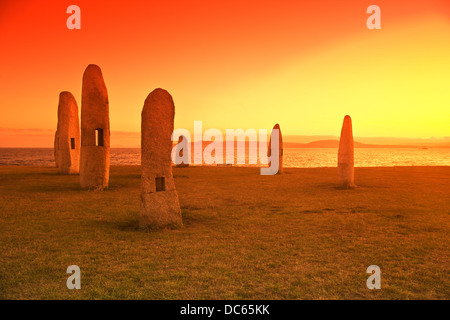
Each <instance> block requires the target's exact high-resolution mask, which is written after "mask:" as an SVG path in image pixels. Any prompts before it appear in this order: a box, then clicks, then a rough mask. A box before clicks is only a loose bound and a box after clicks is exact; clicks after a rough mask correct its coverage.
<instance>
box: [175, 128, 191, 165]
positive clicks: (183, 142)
mask: <svg viewBox="0 0 450 320" xmlns="http://www.w3.org/2000/svg"><path fill="white" fill-rule="evenodd" d="M187 144H188V141H187V139H186V137H185V136H183V135H180V136H179V137H178V144H177V146H176V152H177V157H176V158H175V161H176V162H175V164H176V166H177V168H186V167H189V156H190V155H189V152H186V154H185V153H184V150H185V149H186V150H188V145H187ZM178 161H179V163H177V162H178Z"/></svg>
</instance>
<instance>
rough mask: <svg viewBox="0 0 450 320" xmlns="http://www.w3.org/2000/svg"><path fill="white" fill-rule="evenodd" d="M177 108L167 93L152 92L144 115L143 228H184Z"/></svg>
mask: <svg viewBox="0 0 450 320" xmlns="http://www.w3.org/2000/svg"><path fill="white" fill-rule="evenodd" d="M174 117H175V106H174V103H173V100H172V96H171V95H170V94H169V93H168V92H167V91H166V90H163V89H155V90H154V91H152V92H151V93H150V94H149V95H148V97H147V99H146V100H145V103H144V108H143V109H142V115H141V120H142V122H141V152H142V155H141V159H142V160H141V161H142V193H141V214H140V218H139V226H140V227H141V228H164V227H177V226H181V225H182V219H181V209H180V203H179V200H178V194H177V191H176V189H175V182H174V180H173V175H172V159H171V152H172V140H171V136H172V132H173V125H174V124H173V123H174Z"/></svg>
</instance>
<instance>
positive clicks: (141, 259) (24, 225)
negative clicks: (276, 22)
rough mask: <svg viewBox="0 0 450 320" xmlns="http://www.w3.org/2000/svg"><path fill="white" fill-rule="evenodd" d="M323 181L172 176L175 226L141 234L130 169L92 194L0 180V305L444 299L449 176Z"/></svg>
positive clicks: (365, 173) (19, 177) (304, 174)
mask: <svg viewBox="0 0 450 320" xmlns="http://www.w3.org/2000/svg"><path fill="white" fill-rule="evenodd" d="M336 170H337V169H335V168H320V169H285V171H286V173H285V174H283V175H277V176H261V175H259V169H257V168H234V167H231V168H212V167H210V168H208V167H191V168H174V170H173V172H174V176H175V182H176V186H177V190H178V194H179V198H180V204H181V209H182V215H183V223H184V226H183V228H181V229H178V230H159V231H152V232H144V231H140V230H138V216H139V205H140V203H139V201H140V200H139V199H140V198H139V197H140V168H139V167H137V166H121V167H112V168H111V178H110V188H109V189H108V190H106V191H103V192H89V191H84V190H80V188H79V177H78V176H62V175H58V174H56V168H37V167H8V166H0V245H1V247H0V298H3V299H449V298H450V281H449V277H448V267H449V266H450V250H449V244H450V241H449V240H450V220H449V218H450V196H449V194H450V167H394V168H356V169H355V182H356V184H357V185H358V186H359V188H357V189H354V190H342V189H339V188H337V185H336V182H337V171H336ZM73 264H75V265H78V266H80V268H81V286H82V289H81V290H68V289H67V287H66V280H67V278H68V276H69V275H68V274H66V268H67V267H68V266H69V265H73ZM373 264H374V265H378V266H379V267H380V268H381V273H382V274H381V286H382V288H381V290H369V289H367V287H366V279H367V278H368V276H369V275H368V274H366V268H367V267H368V266H369V265H373Z"/></svg>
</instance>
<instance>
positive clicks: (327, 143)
mask: <svg viewBox="0 0 450 320" xmlns="http://www.w3.org/2000/svg"><path fill="white" fill-rule="evenodd" d="M284 147H285V148H339V140H319V141H313V142H309V143H297V142H285V143H284ZM355 148H421V147H420V146H406V145H390V144H367V143H361V142H358V141H355Z"/></svg>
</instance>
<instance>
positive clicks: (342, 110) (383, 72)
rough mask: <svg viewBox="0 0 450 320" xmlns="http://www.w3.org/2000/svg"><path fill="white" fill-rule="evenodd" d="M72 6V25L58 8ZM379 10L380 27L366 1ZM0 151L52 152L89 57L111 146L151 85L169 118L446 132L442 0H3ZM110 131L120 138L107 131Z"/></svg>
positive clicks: (326, 131)
mask: <svg viewBox="0 0 450 320" xmlns="http://www.w3.org/2000/svg"><path fill="white" fill-rule="evenodd" d="M71 4H76V5H78V6H79V7H80V8H81V30H68V29H67V27H66V19H67V17H68V16H69V15H68V14H67V13H66V8H67V7H68V6H69V5H71ZM371 4H377V5H379V6H380V7H381V16H382V17H381V19H382V20H381V26H382V29H381V30H368V29H367V28H366V19H367V17H368V14H366V8H367V7H368V6H369V5H371ZM0 40H1V41H0V43H1V50H0V56H1V59H0V111H1V115H2V116H1V117H0V147H6V146H8V147H12V146H18V147H22V146H27V147H33V146H35V147H51V146H52V145H53V133H54V130H55V128H56V113H57V112H56V111H57V106H58V96H59V92H60V91H65V90H67V91H71V92H72V93H73V94H74V96H75V97H76V99H77V102H78V105H79V108H80V107H81V105H80V103H81V78H82V75H83V72H84V69H85V68H86V66H87V65H88V64H90V63H95V64H97V65H99V66H100V67H101V68H102V70H103V75H104V78H105V82H106V85H107V87H108V92H109V97H110V99H109V101H110V115H111V130H112V140H111V144H112V146H115V145H127V144H129V145H138V144H139V140H136V139H138V135H136V134H135V133H136V132H139V130H140V112H141V110H142V107H143V103H144V100H145V98H146V96H147V95H148V93H149V92H151V91H152V90H153V89H154V88H156V87H162V88H165V89H167V90H168V91H169V92H170V93H171V94H172V96H173V98H174V101H175V106H176V117H175V127H176V128H186V129H189V130H193V122H194V120H202V121H203V128H204V129H208V128H219V129H221V130H224V129H226V128H230V129H231V128H243V129H248V128H255V129H263V128H264V129H270V128H272V127H273V125H274V124H275V123H277V122H278V123H280V125H281V130H282V132H283V136H289V135H333V136H337V135H339V132H340V127H341V125H342V119H343V117H344V115H345V114H350V115H351V116H352V118H353V125H354V133H355V136H360V137H361V136H363V137H408V138H429V137H432V136H434V137H446V136H450V129H449V128H450V126H449V122H450V121H449V120H450V89H449V88H450V1H447V0H429V1H392V0H389V1H385V0H382V1H381V0H372V1H365V0H352V1H320V0H319V1H261V0H259V1H242V0H241V1H234V0H231V1H230V0H227V1H211V0H209V1H158V2H156V1H133V0H129V1H126V2H123V3H121V4H119V3H118V2H116V1H114V2H112V1H111V2H106V1H105V2H102V3H100V1H92V0H91V1H75V2H73V1H57V3H56V2H55V1H42V0H40V1H20V0H14V1H4V0H2V1H0ZM115 138H116V139H115Z"/></svg>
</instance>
